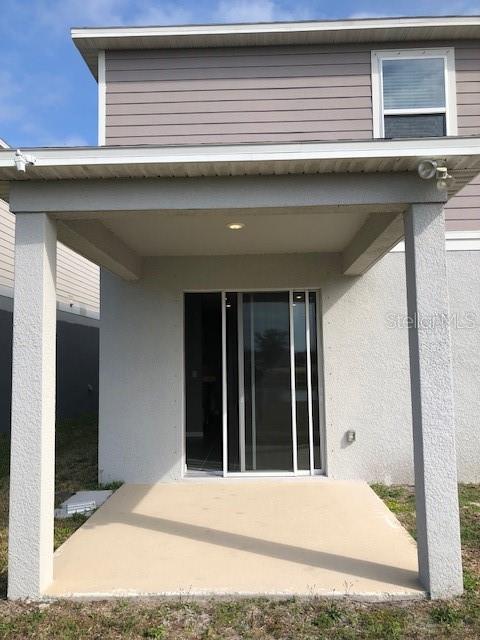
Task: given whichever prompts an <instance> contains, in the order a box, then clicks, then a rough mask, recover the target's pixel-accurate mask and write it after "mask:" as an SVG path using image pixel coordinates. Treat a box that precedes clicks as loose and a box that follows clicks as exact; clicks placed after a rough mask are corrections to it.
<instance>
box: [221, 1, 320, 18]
mask: <svg viewBox="0 0 480 640" xmlns="http://www.w3.org/2000/svg"><path fill="white" fill-rule="evenodd" d="M286 5H287V6H285V5H283V4H281V3H279V2H277V1H276V0H254V1H253V2H252V1H250V0H220V1H219V3H218V5H217V7H216V9H215V11H214V12H213V18H214V19H215V20H217V21H219V22H274V21H279V20H306V19H308V18H312V17H313V16H314V15H315V10H314V7H313V5H312V4H310V3H309V2H304V3H298V2H296V3H286ZM292 5H293V6H292ZM315 17H316V18H317V19H319V18H320V16H319V15H318V13H317V14H316V15H315Z"/></svg>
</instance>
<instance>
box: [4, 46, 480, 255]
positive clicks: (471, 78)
mask: <svg viewBox="0 0 480 640" xmlns="http://www.w3.org/2000/svg"><path fill="white" fill-rule="evenodd" d="M425 46H427V47H428V48H433V47H435V46H439V47H445V46H454V47H455V61H456V79H457V109H458V133H459V135H479V134H480V46H479V44H478V43H476V42H458V43H452V42H438V43H435V42H430V43H427V44H426V43H421V42H420V43H411V44H409V45H408V47H405V43H402V44H400V45H396V44H395V43H392V44H389V45H388V46H387V45H380V46H378V47H377V46H375V47H370V46H368V45H355V46H354V45H352V46H348V45H341V46H338V47H335V46H329V47H322V46H313V45H307V46H303V47H302V46H295V47H293V46H290V47H256V48H251V47H245V48H231V49H230V48H229V49H184V50H182V49H176V50H172V49H169V50H162V51H154V50H143V51H115V52H114V51H112V52H107V56H106V80H107V97H106V101H107V144H125V145H129V144H130V145H135V144H155V145H162V144H202V143H205V144H208V143H242V142H246V143H248V142H269V141H271V142H290V141H308V140H332V141H333V140H349V139H357V140H359V139H363V140H368V139H370V138H371V137H372V135H373V127H372V100H371V93H372V89H371V77H370V53H371V49H372V48H378V49H395V48H399V47H402V48H419V47H420V48H421V47H425ZM446 215H447V226H448V228H449V229H451V230H471V229H478V228H480V182H479V184H473V185H469V186H467V187H466V188H465V189H464V190H463V191H462V192H461V193H460V194H459V195H458V196H457V197H455V198H454V199H453V200H452V201H451V202H450V203H449V204H448V206H447V210H446ZM0 251H1V248H0Z"/></svg>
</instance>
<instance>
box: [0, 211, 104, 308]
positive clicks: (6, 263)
mask: <svg viewBox="0 0 480 640" xmlns="http://www.w3.org/2000/svg"><path fill="white" fill-rule="evenodd" d="M14 249H15V216H14V215H13V214H12V213H10V211H9V209H8V205H7V203H6V202H4V201H3V200H0V295H12V292H13V275H14V274H13V267H14ZM99 288H100V279H99V270H98V267H97V265H95V264H93V263H92V262H90V261H89V260H86V259H85V258H83V257H82V256H80V255H79V254H78V253H75V252H74V251H72V250H71V249H69V248H68V247H66V246H65V245H63V244H60V243H59V244H58V245H57V300H58V302H59V303H60V304H61V308H62V309H64V310H67V309H71V310H72V311H74V312H76V313H78V314H80V315H88V316H93V317H98V312H99Z"/></svg>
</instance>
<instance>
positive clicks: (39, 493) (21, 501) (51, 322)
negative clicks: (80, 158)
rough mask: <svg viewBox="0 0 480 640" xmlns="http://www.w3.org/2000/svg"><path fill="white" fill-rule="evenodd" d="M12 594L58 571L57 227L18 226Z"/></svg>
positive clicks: (31, 590)
mask: <svg viewBox="0 0 480 640" xmlns="http://www.w3.org/2000/svg"><path fill="white" fill-rule="evenodd" d="M15 234H16V237H15V304H14V312H13V368H12V440H11V468H10V522H9V547H8V574H9V575H8V578H9V580H8V596H9V597H10V598H28V597H33V598H35V597H38V596H39V595H40V594H41V593H42V592H43V590H44V589H45V588H46V587H47V585H48V584H49V583H50V582H51V580H52V576H53V507H54V473H55V325H56V295H55V276H56V241H57V236H56V226H55V223H54V222H52V221H51V220H50V219H49V218H48V216H47V215H45V214H42V213H38V214H31V215H28V214H27V215H19V216H17V221H16V230H15Z"/></svg>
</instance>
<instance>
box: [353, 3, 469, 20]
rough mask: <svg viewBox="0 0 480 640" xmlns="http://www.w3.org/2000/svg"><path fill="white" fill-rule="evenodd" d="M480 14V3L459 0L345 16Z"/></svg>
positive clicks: (356, 17) (386, 16) (356, 12)
mask: <svg viewBox="0 0 480 640" xmlns="http://www.w3.org/2000/svg"><path fill="white" fill-rule="evenodd" d="M479 13H480V2H479V1H478V0H475V1H469V0H464V1H462V0H460V1H458V2H455V1H449V2H446V1H443V2H442V0H440V1H439V2H437V3H435V6H432V3H430V2H425V1H423V2H422V1H420V2H418V3H417V4H416V5H415V7H414V8H413V9H412V8H409V9H406V10H404V11H402V5H401V4H397V8H396V9H395V10H388V9H386V10H385V11H364V10H362V11H354V12H353V13H351V14H350V15H348V16H347V18H348V19H352V20H353V19H359V20H360V19H362V18H365V19H368V18H395V17H399V16H421V15H424V16H435V15H436V16H441V15H447V16H454V15H472V14H473V15H476V14H479Z"/></svg>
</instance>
